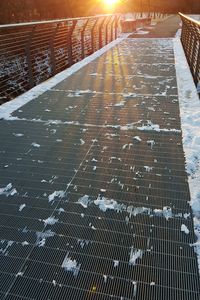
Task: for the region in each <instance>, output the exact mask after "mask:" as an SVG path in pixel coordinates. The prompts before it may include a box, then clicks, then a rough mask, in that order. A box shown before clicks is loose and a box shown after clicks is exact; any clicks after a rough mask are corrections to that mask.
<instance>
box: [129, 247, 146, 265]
mask: <svg viewBox="0 0 200 300" xmlns="http://www.w3.org/2000/svg"><path fill="white" fill-rule="evenodd" d="M142 255H143V251H142V250H140V249H139V250H138V249H134V248H133V246H132V247H131V252H130V258H129V264H130V265H133V266H134V265H135V264H136V260H137V259H138V258H142Z"/></svg>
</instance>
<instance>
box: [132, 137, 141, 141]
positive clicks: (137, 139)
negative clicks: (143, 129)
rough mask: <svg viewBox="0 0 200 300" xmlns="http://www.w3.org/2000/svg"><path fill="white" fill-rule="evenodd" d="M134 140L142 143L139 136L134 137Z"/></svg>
mask: <svg viewBox="0 0 200 300" xmlns="http://www.w3.org/2000/svg"><path fill="white" fill-rule="evenodd" d="M133 140H134V141H137V142H141V141H142V139H141V138H140V137H139V136H134V137H133Z"/></svg>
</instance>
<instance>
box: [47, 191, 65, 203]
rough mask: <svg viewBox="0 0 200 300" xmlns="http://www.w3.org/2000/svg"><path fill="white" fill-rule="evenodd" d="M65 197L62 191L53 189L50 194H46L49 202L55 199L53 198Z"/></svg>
mask: <svg viewBox="0 0 200 300" xmlns="http://www.w3.org/2000/svg"><path fill="white" fill-rule="evenodd" d="M63 197H65V192H64V191H55V192H53V193H52V194H51V195H49V196H48V199H49V202H52V201H54V200H55V198H63Z"/></svg>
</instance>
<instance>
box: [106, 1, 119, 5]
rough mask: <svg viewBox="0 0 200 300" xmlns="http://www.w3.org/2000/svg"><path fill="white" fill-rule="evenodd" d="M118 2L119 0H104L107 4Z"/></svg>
mask: <svg viewBox="0 0 200 300" xmlns="http://www.w3.org/2000/svg"><path fill="white" fill-rule="evenodd" d="M117 2H118V0H104V3H105V4H106V5H107V6H114V5H115V4H116V3H117Z"/></svg>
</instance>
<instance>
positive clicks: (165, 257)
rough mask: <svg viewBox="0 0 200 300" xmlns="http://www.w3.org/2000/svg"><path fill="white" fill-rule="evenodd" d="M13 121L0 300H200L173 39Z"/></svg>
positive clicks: (121, 59)
mask: <svg viewBox="0 0 200 300" xmlns="http://www.w3.org/2000/svg"><path fill="white" fill-rule="evenodd" d="M12 116H14V117H17V118H16V120H1V122H0V128H1V130H0V139H1V141H3V142H1V146H0V154H1V155H0V168H1V173H0V239H1V244H0V253H1V255H0V265H1V273H0V290H1V293H0V299H5V298H6V299H23V298H24V299H25V298H26V299H79V300H80V299H119V300H122V299H123V300H125V299H138V300H143V299H145V300H150V299H151V300H152V299H154V300H156V299H157V300H164V299H170V300H183V299H184V300H197V299H199V277H198V266H197V259H196V255H195V253H194V250H193V247H191V246H190V244H192V243H194V241H195V236H194V232H193V221H192V214H191V208H190V206H189V204H188V201H189V200H190V196H189V188H188V183H187V174H186V172H185V159H184V154H183V147H182V135H181V125H180V116H179V102H178V95H177V83H176V73H175V65H174V52H173V41H172V40H170V39H162V40H159V39H151V40H150V39H146V40H139V39H138V40H137V39H134V40H133V39H127V40H125V41H123V42H121V43H120V44H118V45H117V46H115V47H113V48H112V49H110V50H109V51H108V52H106V53H105V54H103V55H102V56H100V57H99V58H97V59H96V60H95V61H94V62H92V63H90V64H88V65H87V66H85V67H83V68H82V69H81V70H80V71H78V72H76V73H75V74H74V75H72V76H71V77H69V78H68V79H66V80H64V81H63V82H61V83H60V84H58V85H57V86H55V87H54V88H52V89H51V90H49V91H47V92H45V93H44V94H42V95H41V96H39V97H38V98H37V99H35V100H33V101H31V102H29V103H28V104H26V105H25V106H23V107H22V108H20V109H18V110H16V111H15V112H14V113H13V114H12ZM181 229H182V231H181ZM187 229H188V231H189V232H188V231H187Z"/></svg>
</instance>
